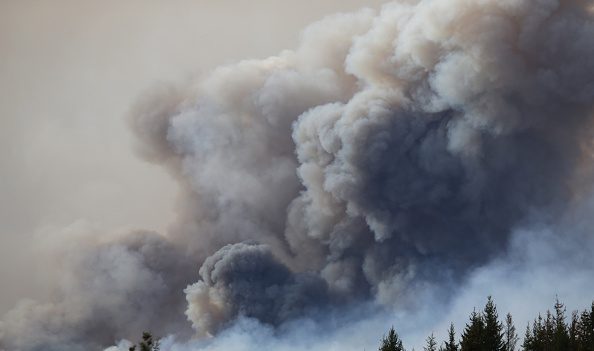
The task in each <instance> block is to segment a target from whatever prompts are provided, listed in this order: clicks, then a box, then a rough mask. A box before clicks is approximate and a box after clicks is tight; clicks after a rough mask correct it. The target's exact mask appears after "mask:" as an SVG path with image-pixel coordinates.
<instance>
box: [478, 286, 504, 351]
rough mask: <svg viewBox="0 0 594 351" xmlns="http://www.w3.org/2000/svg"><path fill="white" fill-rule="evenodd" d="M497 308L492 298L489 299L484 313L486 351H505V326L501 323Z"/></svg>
mask: <svg viewBox="0 0 594 351" xmlns="http://www.w3.org/2000/svg"><path fill="white" fill-rule="evenodd" d="M498 318H499V316H498V314H497V307H496V306H495V303H494V302H493V299H492V298H491V296H489V297H488V298H487V304H486V305H485V310H484V311H483V319H484V321H485V330H484V335H483V338H482V339H483V350H485V351H504V350H505V342H504V341H503V326H502V325H501V322H499V319H498Z"/></svg>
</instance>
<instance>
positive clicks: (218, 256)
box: [0, 0, 594, 350]
mask: <svg viewBox="0 0 594 351" xmlns="http://www.w3.org/2000/svg"><path fill="white" fill-rule="evenodd" d="M592 38H594V15H593V14H592V10H591V8H590V3H589V2H587V1H579V0H565V1H554V0H531V1H528V0H504V1H502V0H482V1H476V0H432V1H430V0H422V1H412V0H411V1H404V0H402V1H396V2H393V3H388V4H386V5H385V6H384V7H383V8H382V9H381V11H379V12H378V13H375V12H374V11H372V10H362V11H360V12H357V13H351V14H337V15H334V16H330V17H328V18H325V19H323V20H322V21H320V22H318V23H315V24H313V25H311V26H310V27H308V28H307V29H305V31H304V32H303V34H302V38H301V43H300V45H299V47H298V48H297V49H296V50H294V51H284V52H282V53H280V54H279V55H278V56H275V57H270V58H267V59H263V60H249V61H242V62H239V63H236V64H231V65H227V66H222V67H219V68H217V69H215V70H214V71H213V72H211V73H210V74H208V75H207V76H205V77H204V78H203V79H201V80H200V81H198V82H196V83H195V84H194V85H193V86H190V87H159V88H156V89H155V90H154V91H153V92H152V93H150V94H147V95H146V96H145V97H144V98H143V99H141V101H140V102H139V103H138V105H137V107H136V108H135V110H134V113H133V115H132V117H131V120H130V125H131V127H132V129H133V130H134V132H135V134H136V136H137V141H138V142H137V149H138V152H139V154H140V155H142V157H144V158H145V159H146V160H148V161H151V162H154V163H157V164H159V165H162V166H163V167H165V168H166V169H167V170H168V171H169V172H170V173H171V174H172V175H173V176H174V177H175V179H177V180H178V182H179V184H180V187H181V189H182V195H181V198H180V200H179V207H178V211H177V218H176V219H175V221H174V223H173V224H172V226H171V230H170V231H169V232H168V233H166V234H165V235H158V234H154V233H131V234H128V235H125V236H123V237H121V238H118V239H113V240H110V241H106V242H94V241H93V242H88V241H84V242H83V243H80V244H77V245H72V246H71V247H70V249H69V250H66V252H67V253H66V258H64V272H65V274H66V278H64V281H61V282H60V283H59V284H58V286H57V288H56V289H57V293H56V296H55V297H53V298H52V299H51V301H48V302H44V303H41V302H24V303H23V304H21V305H19V306H17V307H16V308H15V309H14V310H13V311H12V312H10V313H9V314H8V315H7V316H5V318H4V322H3V323H2V324H1V325H0V348H1V349H5V350H83V349H85V350H86V349H89V347H90V348H95V349H97V348H99V347H101V346H108V345H109V344H110V343H113V342H114V341H116V340H118V339H121V338H132V337H135V334H138V333H139V331H141V330H142V329H151V330H153V331H155V333H157V334H158V335H168V334H172V335H177V337H178V338H180V337H181V338H183V337H187V336H188V335H189V334H193V335H194V336H196V337H199V338H200V337H210V336H216V335H230V334H229V333H231V334H233V332H232V331H233V330H235V329H234V328H237V326H238V325H240V326H241V325H242V323H244V324H243V325H244V326H245V323H247V324H248V325H249V323H258V325H259V326H260V327H258V328H259V329H258V330H259V331H260V332H262V330H264V331H265V333H269V334H270V335H274V333H275V331H274V330H275V329H274V328H275V327H277V328H281V329H282V328H285V329H286V328H289V327H290V326H293V327H295V326H296V324H292V323H294V322H295V321H302V320H303V319H304V318H305V319H307V320H309V321H310V322H311V323H314V324H315V323H320V324H319V325H324V326H328V325H327V324H325V323H330V322H327V321H325V319H324V318H323V317H322V316H324V315H326V314H329V315H336V314H338V315H340V312H339V311H341V310H343V311H353V309H355V310H356V309H357V308H359V307H361V306H372V307H369V309H370V310H373V311H378V309H380V310H382V309H388V310H391V311H392V310H395V311H407V310H408V309H413V310H414V309H416V310H417V312H418V314H419V315H420V316H425V314H424V312H423V311H425V312H426V311H427V309H429V307H428V306H422V305H421V303H420V302H421V301H425V302H426V300H423V299H422V297H427V296H432V297H433V298H435V296H442V297H441V298H440V299H439V303H443V304H446V303H447V302H449V301H457V300H456V298H455V296H456V294H457V293H459V292H460V291H465V290H464V289H465V288H464V287H465V286H466V287H468V286H470V287H472V286H473V285H472V284H474V283H473V282H476V281H477V280H476V279H478V278H476V277H477V276H480V275H481V274H482V273H483V272H493V270H495V271H497V269H501V270H502V271H503V272H506V271H509V270H510V269H511V268H510V267H508V266H505V265H504V267H503V268H501V262H502V259H503V257H505V258H506V259H509V260H512V261H513V262H518V265H517V267H519V269H521V271H522V272H530V271H531V269H532V268H531V267H532V266H533V265H536V264H538V260H536V259H534V260H532V259H528V260H527V261H526V262H527V263H526V262H523V263H522V260H521V257H522V255H521V252H524V251H526V252H533V251H529V250H528V248H529V247H530V245H517V242H518V240H520V239H518V237H522V238H525V237H526V236H518V235H519V234H517V233H518V232H521V231H522V230H524V231H525V232H526V231H528V232H530V233H532V234H530V236H529V237H530V238H531V239H530V240H531V241H530V242H538V241H539V240H545V239H546V240H548V241H550V242H551V244H550V245H549V244H545V245H544V247H543V248H542V249H539V251H538V252H539V253H543V254H547V248H548V249H550V250H552V251H551V252H553V253H554V254H551V253H549V254H550V256H552V257H554V256H555V255H557V252H561V251H557V250H569V251H572V250H573V251H578V252H585V251H583V250H586V248H587V247H589V243H590V242H591V235H590V234H583V231H582V230H578V229H576V228H577V227H575V224H574V223H573V222H571V221H568V220H567V218H571V216H572V215H573V214H574V213H579V211H583V209H584V208H588V206H587V205H584V204H585V203H588V200H587V198H588V197H589V194H590V189H591V186H592V181H591V180H592V179H591V175H590V172H589V168H591V165H592V160H591V145H590V143H591V137H592V130H591V124H592V112H593V107H594V106H593V105H594V45H593V44H594V42H593V41H592ZM580 218H581V219H580V220H579V221H578V222H579V223H583V222H584V221H587V216H581V217H580ZM522 228H523V229H522ZM526 228H528V229H526ZM543 228H544V229H543ZM560 228H562V229H560ZM521 229H522V230H521ZM574 232H575V233H576V234H574ZM559 241H560V242H564V243H567V245H569V247H570V249H567V246H566V247H564V246H563V245H557V244H554V243H556V242H559ZM572 242H576V244H575V245H573V244H569V243H572ZM580 242H582V244H583V243H588V244H583V245H581V247H580V244H579V243H580ZM514 243H516V244H514ZM538 247H539V246H537V248H538ZM529 257H532V256H529ZM591 263H592V262H590V261H587V262H586V263H585V265H587V267H586V268H584V269H585V270H586V271H588V272H592V270H593V269H594V267H592V265H591ZM579 264H580V263H577V262H569V263H567V265H568V266H575V265H579ZM485 267H491V268H485ZM493 267H499V268H493ZM511 267H516V266H513V265H512V266H511ZM489 269H492V270H489ZM493 279H497V280H501V279H502V277H501V276H497V275H496V274H495V278H493ZM479 280H480V279H479ZM467 282H470V283H468V285H465V284H466V283H467ZM468 289H471V288H468ZM493 289H496V288H495V287H493ZM433 292H435V295H433ZM487 294H488V292H487ZM496 297H497V296H496ZM469 300H472V299H470V298H469ZM433 301H434V302H436V300H433ZM473 302H474V300H473ZM361 308H362V307H361ZM369 309H367V307H365V310H369ZM184 311H185V314H184ZM349 313H351V312H349ZM349 313H347V312H345V313H344V315H347V314H349ZM377 313H378V315H377V316H380V315H381V316H382V317H370V318H371V320H376V321H377V320H381V321H384V320H385V318H387V317H385V315H384V314H383V313H385V312H377ZM403 313H404V312H403ZM407 313H408V312H407ZM452 313H453V312H452ZM349 315H350V314H349ZM353 315H354V314H353ZM443 315H444V316H445V315H447V313H445V312H444V314H443ZM390 316H393V315H391V314H390ZM186 318H187V319H188V320H189V322H188V321H186V320H185V319H186ZM310 318H311V319H310ZM334 318H336V319H338V320H340V317H334ZM373 318H378V319H373ZM246 321H247V322H246ZM423 321H424V322H427V320H426V319H423V318H421V317H419V318H418V323H419V324H421V323H422V322H423ZM238 323H239V324H238ZM374 323H376V322H374ZM372 324H373V323H372ZM376 324H379V322H378V323H376ZM188 325H191V326H192V328H193V331H192V332H189V331H188V330H187V328H188ZM316 325H318V324H316ZM342 325H343V326H342V327H340V328H338V327H336V326H333V327H332V326H331V327H329V328H333V329H332V330H334V331H335V334H332V335H337V336H338V335H346V334H348V331H350V330H351V329H349V325H350V324H349V322H348V321H344V322H343V324H342ZM344 325H347V327H345V326H344ZM287 326H289V327H287ZM267 328H270V329H267ZM296 328H297V327H296ZM313 329H315V328H313ZM363 330H365V329H363ZM369 330H373V329H369ZM444 330H445V328H444ZM375 331H377V329H376V330H375ZM291 333H292V334H291ZM291 333H289V334H290V335H291V336H290V337H288V339H286V340H291V338H295V339H298V337H296V335H298V333H299V332H298V331H292V332H291ZM236 335H240V334H236ZM267 335H268V334H267ZM374 337H375V336H374ZM171 340H172V339H170V342H169V343H167V342H166V343H164V345H165V346H167V345H170V346H167V347H170V349H171V350H181V349H183V348H182V347H185V346H180V345H179V344H176V342H174V341H171ZM215 340H227V339H215ZM201 342H203V341H197V343H198V344H196V345H197V346H195V347H202V346H200V345H202V344H200V343H201ZM248 344H249V343H248ZM175 345H177V346H175ZM215 345H216V342H215ZM222 345H223V346H225V345H226V346H225V347H227V348H228V347H229V344H225V343H222ZM268 345H269V346H271V347H272V346H274V345H275V344H274V343H268ZM223 346H221V347H223ZM122 347H123V346H122ZM188 347H189V346H188ZM238 349H240V348H238Z"/></svg>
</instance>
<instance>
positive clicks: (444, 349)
mask: <svg viewBox="0 0 594 351" xmlns="http://www.w3.org/2000/svg"><path fill="white" fill-rule="evenodd" d="M519 340H520V338H519V336H518V334H517V331H516V327H515V326H514V322H513V319H512V315H511V314H509V313H508V314H507V315H506V317H505V319H504V321H500V320H499V315H498V312H497V307H496V305H495V303H494V302H493V299H492V298H491V297H489V298H488V299H487V303H486V305H485V308H484V309H483V310H482V311H480V312H477V311H476V310H474V311H473V312H472V313H471V314H470V318H469V321H468V323H467V324H466V326H465V328H464V330H463V331H462V334H461V336H460V338H459V339H458V338H457V337H456V332H455V329H454V324H453V323H451V324H450V327H449V329H448V336H447V340H445V341H443V342H442V343H441V344H438V342H437V341H436V338H435V336H434V335H433V334H432V335H430V336H429V337H427V339H426V342H425V346H424V347H423V350H424V351H516V350H517V351H520V350H523V351H594V302H593V303H592V306H591V307H590V309H586V310H584V311H582V312H581V313H580V312H577V311H574V312H573V313H572V314H571V317H570V318H569V321H568V320H567V316H566V308H565V305H564V304H562V303H561V302H559V300H558V299H557V300H556V302H555V305H554V309H553V312H551V311H550V310H549V311H547V313H546V314H545V316H542V315H538V317H537V318H535V319H534V321H533V322H532V323H528V325H527V326H526V331H525V333H524V338H523V342H522V343H521V344H519ZM379 351H406V349H405V348H404V346H403V343H402V340H401V339H400V337H399V336H398V333H397V332H396V330H395V329H394V327H392V328H390V330H389V331H388V333H387V334H386V335H385V336H384V337H383V338H382V340H381V343H380V347H379ZM413 351H414V349H413Z"/></svg>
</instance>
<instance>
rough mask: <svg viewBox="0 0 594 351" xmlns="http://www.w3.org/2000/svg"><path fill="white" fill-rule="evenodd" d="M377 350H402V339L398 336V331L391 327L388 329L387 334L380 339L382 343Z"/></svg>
mask: <svg viewBox="0 0 594 351" xmlns="http://www.w3.org/2000/svg"><path fill="white" fill-rule="evenodd" d="M379 351H404V347H402V340H400V338H399V337H398V333H396V330H394V327H391V328H390V330H389V331H388V335H387V336H384V338H383V339H382V344H381V346H380V347H379Z"/></svg>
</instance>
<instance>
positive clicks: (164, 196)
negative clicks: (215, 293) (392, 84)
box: [0, 0, 382, 313]
mask: <svg viewBox="0 0 594 351" xmlns="http://www.w3.org/2000/svg"><path fill="white" fill-rule="evenodd" d="M381 2H382V1H379V0H373V1H370V0H367V1H364V0H324V1H318V2H316V3H315V5H313V4H312V3H309V2H308V3H307V5H300V3H301V2H297V1H289V0H255V1H240V0H236V1H231V0H216V1H214V0H195V1H189V0H187V1H186V0H176V1H125V2H122V1H78V0H77V1H74V0H56V1H16V0H7V1H2V2H0V281H2V282H4V283H6V282H10V283H9V284H3V286H2V294H1V295H0V313H3V312H5V311H6V310H7V309H9V308H10V307H11V306H12V305H13V304H14V303H15V301H16V300H17V299H18V298H20V297H24V296H27V297H29V296H30V297H38V296H39V295H42V294H43V293H45V292H44V290H43V287H44V284H43V275H44V273H43V269H41V267H39V266H38V265H36V263H35V262H36V261H35V260H34V258H35V256H36V255H37V253H36V251H35V249H34V246H35V245H34V244H33V243H34V239H33V238H34V236H35V235H43V233H45V232H46V231H45V230H44V228H46V227H58V228H61V227H66V226H68V225H70V224H72V223H75V222H77V221H87V222H89V223H92V224H93V225H94V226H96V227H98V228H100V230H104V231H113V230H118V229H125V228H148V229H156V230H161V231H162V230H164V228H165V227H166V225H167V223H168V220H169V219H170V218H171V214H172V211H173V202H174V198H175V186H174V184H173V182H172V181H170V180H169V179H168V176H167V175H166V174H165V173H164V172H163V171H162V170H161V169H159V168H157V167H153V166H151V165H149V164H146V163H144V162H143V161H140V160H138V159H137V158H136V156H135V155H134V153H133V151H132V148H131V136H130V134H129V131H128V129H127V127H126V125H125V122H124V117H125V115H126V114H127V113H128V111H129V109H130V107H131V106H132V105H133V104H134V102H135V101H136V99H137V97H138V96H139V95H141V94H142V92H143V91H144V90H146V89H148V88H150V87H151V86H152V85H154V84H156V83H158V82H160V81H173V82H180V81H183V80H185V79H189V78H190V77H192V76H193V75H196V74H199V73H200V72H201V71H204V70H206V69H208V68H212V67H213V66H215V65H217V64H220V63H227V62H232V61H236V60H239V59H244V58H260V57H265V56H268V55H271V54H275V53H277V52H279V51H280V50H283V49H287V48H292V47H294V46H295V44H296V42H297V39H298V35H299V31H300V29H302V28H303V27H304V26H305V25H306V24H308V23H310V22H312V21H314V20H316V19H319V18H320V17H323V16H324V15H326V14H330V13H334V12H337V11H347V10H353V9H357V8H360V7H362V6H378V5H379V4H380V3H381Z"/></svg>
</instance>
